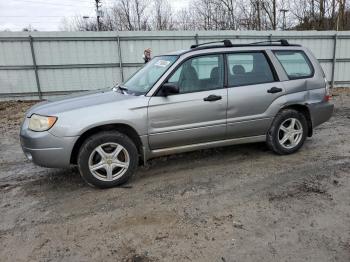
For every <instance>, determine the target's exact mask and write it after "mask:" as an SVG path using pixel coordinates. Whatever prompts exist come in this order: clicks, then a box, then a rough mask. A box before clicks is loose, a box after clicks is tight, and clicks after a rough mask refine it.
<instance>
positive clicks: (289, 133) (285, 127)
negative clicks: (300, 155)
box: [267, 109, 308, 155]
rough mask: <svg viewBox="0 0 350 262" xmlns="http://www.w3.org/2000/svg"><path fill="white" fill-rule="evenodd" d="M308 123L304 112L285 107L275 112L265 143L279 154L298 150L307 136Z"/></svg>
mask: <svg viewBox="0 0 350 262" xmlns="http://www.w3.org/2000/svg"><path fill="white" fill-rule="evenodd" d="M307 133H308V125H307V120H306V118H305V116H304V114H302V113H300V112H298V111H296V110H293V109H285V110H282V111H281V112H279V113H278V114H277V116H276V117H275V119H274V121H273V123H272V125H271V128H270V130H269V132H268V134H267V144H268V146H269V148H270V149H271V150H273V151H274V152H275V153H277V154H280V155H286V154H292V153H294V152H296V151H298V150H299V149H300V148H301V147H302V145H303V144H304V141H305V139H306V137H307Z"/></svg>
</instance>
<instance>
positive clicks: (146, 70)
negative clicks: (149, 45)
mask: <svg viewBox="0 0 350 262" xmlns="http://www.w3.org/2000/svg"><path fill="white" fill-rule="evenodd" d="M177 58H178V56H173V55H170V56H158V57H155V58H153V59H152V60H151V61H149V62H148V63H147V64H145V65H144V66H143V67H142V68H141V69H140V70H139V71H137V72H136V73H135V74H134V75H132V76H131V77H130V78H129V79H128V80H127V81H126V82H125V83H124V84H123V85H122V86H123V87H124V88H126V89H127V90H126V91H127V93H130V94H136V95H143V94H146V93H147V92H148V91H149V90H150V89H151V88H152V87H153V85H154V84H155V83H156V82H157V81H158V79H159V78H160V77H161V76H162V75H163V74H164V73H165V72H166V71H167V70H168V68H169V67H170V66H171V65H172V64H173V63H174V62H175V61H176V59H177Z"/></svg>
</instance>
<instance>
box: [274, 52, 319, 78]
mask: <svg viewBox="0 0 350 262" xmlns="http://www.w3.org/2000/svg"><path fill="white" fill-rule="evenodd" d="M274 54H275V56H276V57H277V59H278V61H279V62H280V63H281V65H282V67H283V68H284V71H285V72H286V73H287V75H288V78H289V79H300V78H307V77H311V76H312V75H313V69H312V66H311V63H310V61H309V59H308V58H307V57H306V55H305V53H304V52H303V51H287V50H285V51H282V50H280V51H274Z"/></svg>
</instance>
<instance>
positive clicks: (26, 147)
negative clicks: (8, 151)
mask: <svg viewBox="0 0 350 262" xmlns="http://www.w3.org/2000/svg"><path fill="white" fill-rule="evenodd" d="M26 122H27V121H25V122H24V123H23V126H22V127H21V132H20V140H21V146H22V150H23V152H24V154H25V155H26V157H27V158H28V159H29V160H31V161H33V163H35V164H37V165H39V166H43V167H60V168H61V167H69V166H70V157H71V153H72V149H73V146H74V143H75V141H76V139H77V137H56V136H54V135H52V134H51V133H50V132H48V131H45V132H34V131H31V130H29V129H28V127H27V126H26V124H27V123H26Z"/></svg>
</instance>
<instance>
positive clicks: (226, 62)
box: [224, 50, 280, 88]
mask: <svg viewBox="0 0 350 262" xmlns="http://www.w3.org/2000/svg"><path fill="white" fill-rule="evenodd" d="M243 53H249V54H251V53H262V54H263V55H264V57H265V59H266V61H267V63H268V65H269V67H270V70H271V73H272V76H273V79H274V80H273V81H270V82H264V83H254V84H243V85H239V86H230V84H229V81H228V75H229V70H230V69H229V64H228V63H229V61H228V56H229V55H230V54H243ZM224 59H225V67H226V69H225V81H226V82H225V84H226V87H227V88H236V87H240V86H252V85H260V84H268V83H274V82H280V79H279V76H278V74H277V71H276V69H275V67H274V65H273V63H272V61H271V59H270V57H269V56H268V54H267V53H266V51H265V50H244V51H228V52H225V56H224Z"/></svg>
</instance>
